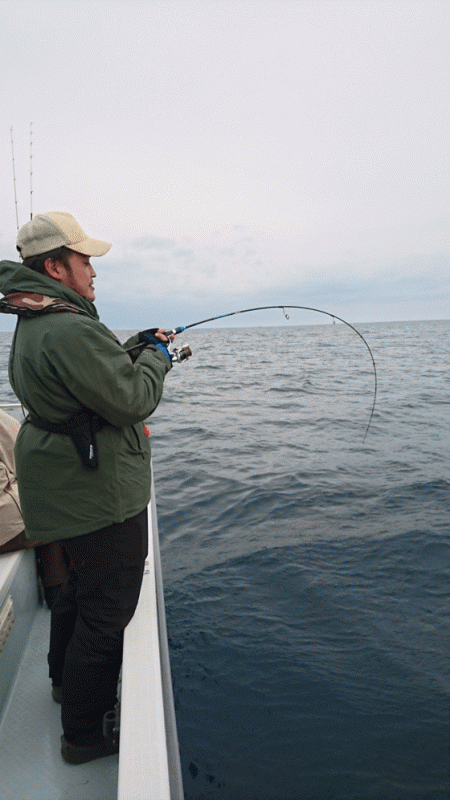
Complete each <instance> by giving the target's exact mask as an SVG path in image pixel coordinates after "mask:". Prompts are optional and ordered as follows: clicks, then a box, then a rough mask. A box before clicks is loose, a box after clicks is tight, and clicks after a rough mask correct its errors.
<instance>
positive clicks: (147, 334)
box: [139, 328, 172, 362]
mask: <svg viewBox="0 0 450 800" xmlns="http://www.w3.org/2000/svg"><path fill="white" fill-rule="evenodd" d="M157 330H158V328H149V329H148V330H147V331H140V332H139V341H140V342H145V344H153V345H154V346H155V347H159V349H160V350H162V352H163V353H164V355H165V356H167V358H168V359H169V361H170V362H171V361H172V357H171V355H170V353H169V351H168V349H167V348H168V346H169V344H170V342H169V340H168V339H167V344H166V343H165V342H162V341H161V339H158V338H157V337H156V336H155V335H154V334H155V333H156V331H157Z"/></svg>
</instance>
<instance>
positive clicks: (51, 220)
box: [17, 211, 111, 258]
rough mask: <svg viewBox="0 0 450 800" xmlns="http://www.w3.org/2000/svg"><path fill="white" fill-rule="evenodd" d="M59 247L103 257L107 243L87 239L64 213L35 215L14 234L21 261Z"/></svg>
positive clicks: (70, 215) (75, 222) (76, 224)
mask: <svg viewBox="0 0 450 800" xmlns="http://www.w3.org/2000/svg"><path fill="white" fill-rule="evenodd" d="M63 246H64V247H68V248H69V249H70V250H76V252H77V253H83V255H85V256H104V255H105V253H107V252H108V250H109V248H110V247H111V243H110V242H101V241H100V240H99V239H90V238H89V236H87V235H86V234H85V232H84V231H83V230H82V228H80V226H79V225H78V222H77V221H76V219H75V218H74V217H72V214H67V213H66V212H65V211H50V212H49V213H48V214H37V215H36V216H35V217H33V219H32V220H31V221H30V222H27V223H26V224H25V225H22V227H21V229H20V231H19V233H18V234H17V247H18V249H19V251H20V255H21V256H22V258H28V256H38V255H40V253H46V252H47V251H48V250H55V249H56V248H57V247H63Z"/></svg>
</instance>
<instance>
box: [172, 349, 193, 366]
mask: <svg viewBox="0 0 450 800" xmlns="http://www.w3.org/2000/svg"><path fill="white" fill-rule="evenodd" d="M169 355H170V358H171V359H172V364H181V362H182V361H186V359H187V358H190V356H191V355H192V350H191V348H190V347H189V345H188V344H184V345H183V347H174V348H173V349H172V348H171V347H169Z"/></svg>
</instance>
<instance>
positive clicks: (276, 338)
mask: <svg viewBox="0 0 450 800" xmlns="http://www.w3.org/2000/svg"><path fill="white" fill-rule="evenodd" d="M356 327H357V328H358V330H359V331H360V332H361V333H362V334H363V336H364V337H365V338H366V340H367V341H368V343H369V345H370V347H371V349H372V352H373V355H374V358H375V362H376V366H377V372H378V392H377V403H376V407H375V412H374V416H373V419H372V423H371V425H370V428H369V430H368V432H367V436H366V438H365V440H364V435H365V432H366V428H367V424H368V421H369V417H370V412H371V408H372V403H373V392H374V376H373V368H372V362H371V359H370V355H369V353H368V350H367V349H366V347H365V345H364V343H363V342H362V341H361V340H360V339H359V338H358V336H357V335H356V334H355V333H354V332H353V331H351V330H349V329H348V328H347V327H346V326H344V325H341V324H336V325H332V324H326V325H302V326H296V325H295V324H290V323H286V324H283V325H282V326H280V327H272V328H245V329H244V328H237V327H236V328H216V329H208V328H203V329H202V328H196V329H195V330H192V331H191V332H189V336H188V335H187V332H186V334H185V335H184V337H183V336H181V337H178V338H179V339H180V343H182V342H185V341H187V342H189V343H190V344H191V347H192V350H193V356H192V358H191V359H190V360H189V361H187V362H186V363H183V364H179V365H178V364H177V365H175V366H174V368H173V370H172V371H171V373H170V374H169V375H168V376H167V378H166V388H165V394H164V398H163V400H162V402H161V404H160V406H159V408H158V409H157V411H156V412H155V414H154V415H153V417H152V418H151V420H150V423H149V424H150V427H151V430H152V447H153V466H154V477H155V486H156V496H157V505H158V515H159V528H160V538H161V555H162V562H163V572H164V581H165V591H166V614H167V624H168V631H169V638H170V654H171V665H172V673H173V682H174V692H175V702H176V713H177V723H178V734H179V740H180V750H181V760H182V768H183V780H184V787H185V797H186V800H215V799H216V798H217V800H448V799H449V797H450V780H449V758H450V755H449V741H450V740H449V722H450V719H449V700H450V671H449V647H450V636H449V633H450V624H449V623H450V603H449V582H450V567H449V562H450V535H449V522H450V464H449V444H450V372H449V370H450V322H449V321H425V322H398V323H395V322H389V323H376V324H375V323H371V324H359V325H356ZM120 335H121V337H122V338H125V337H126V334H125V332H120ZM10 339H11V335H10V334H6V333H3V334H0V402H7V401H9V399H13V398H12V394H11V391H10V389H9V388H8V383H7V369H6V364H7V352H8V348H9V342H10ZM11 413H14V415H15V416H17V417H18V418H20V410H19V409H12V410H11Z"/></svg>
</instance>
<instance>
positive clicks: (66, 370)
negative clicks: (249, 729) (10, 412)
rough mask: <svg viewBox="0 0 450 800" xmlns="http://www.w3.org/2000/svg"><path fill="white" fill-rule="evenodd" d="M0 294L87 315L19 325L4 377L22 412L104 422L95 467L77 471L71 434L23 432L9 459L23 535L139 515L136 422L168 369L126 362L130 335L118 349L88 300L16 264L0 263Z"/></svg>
mask: <svg viewBox="0 0 450 800" xmlns="http://www.w3.org/2000/svg"><path fill="white" fill-rule="evenodd" d="M0 291H2V292H3V294H10V293H11V292H14V291H26V292H37V293H40V294H44V295H50V296H52V297H58V298H62V299H64V300H68V301H69V302H71V303H75V304H76V305H77V306H79V307H80V308H82V309H83V310H84V311H86V312H87V313H88V316H85V315H81V314H77V313H71V312H59V313H47V314H43V315H41V316H36V317H33V318H30V319H24V318H21V319H19V321H18V325H17V328H16V332H15V335H14V339H13V343H12V347H11V354H10V362H9V378H10V383H11V386H12V388H13V390H14V392H15V394H16V395H17V397H18V398H19V400H20V401H21V403H22V404H23V405H24V407H25V408H26V409H27V411H29V412H30V414H31V415H34V416H38V417H41V418H42V419H44V420H46V421H47V422H53V423H61V422H64V421H66V420H68V419H69V418H70V417H71V416H72V415H73V414H74V413H75V412H77V411H79V410H80V409H81V408H82V407H83V406H84V407H87V408H89V409H92V410H93V411H95V412H96V413H97V414H99V415H100V416H101V417H103V418H104V419H105V420H106V421H107V422H108V423H110V424H109V425H107V426H106V427H104V428H102V430H100V431H99V432H98V433H97V434H96V436H97V445H98V454H99V468H98V470H90V469H87V468H86V467H84V466H83V465H82V463H81V460H80V458H79V456H78V454H77V452H76V450H75V447H74V444H73V442H72V439H71V438H70V436H66V435H62V434H58V433H49V432H47V431H44V430H42V429H40V428H36V427H35V426H34V425H32V424H31V423H29V422H25V423H24V424H23V425H22V427H21V430H20V432H19V435H18V437H17V441H16V447H15V457H16V468H17V478H18V484H19V495H20V502H21V506H22V514H23V519H24V524H25V532H26V535H27V537H28V538H29V539H31V540H33V541H45V542H50V541H54V540H58V539H66V538H70V537H73V536H80V535H82V534H85V533H90V532H92V531H96V530H99V529H101V528H103V527H106V526H107V525H111V524H112V523H114V522H122V521H123V520H125V519H128V518H129V517H132V516H134V515H135V514H138V513H139V512H140V511H142V510H143V509H144V508H145V507H146V505H147V504H148V502H149V499H150V478H151V476H150V444H149V440H148V437H147V436H146V435H145V432H144V426H143V420H145V419H146V418H147V417H148V416H149V415H150V414H152V413H153V411H154V410H155V409H156V407H157V405H158V403H159V401H160V399H161V395H162V391H163V382H164V377H165V375H166V373H167V372H168V371H169V369H171V366H172V365H171V362H170V361H169V359H168V358H167V356H166V355H165V354H164V353H163V352H162V351H161V350H160V349H159V348H156V347H153V346H148V347H146V348H145V349H144V350H143V351H142V352H140V354H139V356H138V357H137V358H136V360H135V361H134V363H133V361H132V359H131V358H130V356H129V355H128V353H126V352H125V348H126V347H131V346H132V345H133V344H135V343H136V342H137V341H138V339H137V336H134V337H132V338H131V339H129V340H128V341H127V342H125V344H124V345H121V344H119V342H118V341H117V340H116V339H115V337H114V336H113V334H112V333H111V332H110V331H109V330H108V328H106V327H105V326H104V325H103V324H102V323H101V322H100V321H99V318H98V314H97V311H96V308H95V306H94V305H93V304H92V303H91V302H90V301H89V300H86V299H85V298H83V297H81V296H80V295H78V294H77V293H76V292H74V291H72V290H71V289H69V288H68V287H66V286H64V285H63V284H60V283H58V282H57V281H54V280H52V279H51V278H47V277H45V276H43V275H40V274H38V273H35V272H33V271H31V270H30V269H29V268H28V267H24V266H23V265H22V264H16V263H13V262H11V261H2V262H0Z"/></svg>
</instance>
